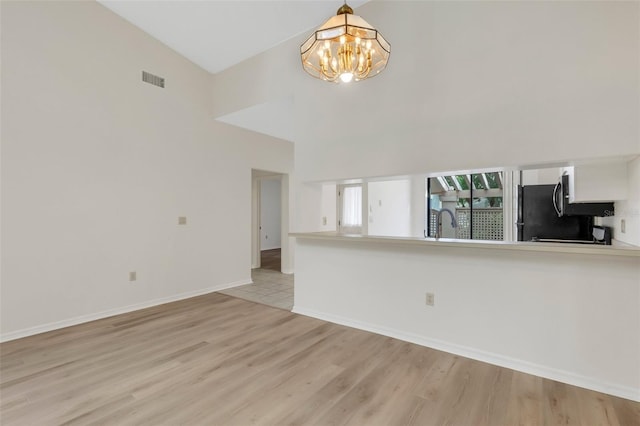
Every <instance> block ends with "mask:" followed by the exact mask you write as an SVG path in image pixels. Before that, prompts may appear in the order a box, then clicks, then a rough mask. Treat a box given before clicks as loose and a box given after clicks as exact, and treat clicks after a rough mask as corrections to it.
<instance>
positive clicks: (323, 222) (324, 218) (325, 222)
mask: <svg viewBox="0 0 640 426" xmlns="http://www.w3.org/2000/svg"><path fill="white" fill-rule="evenodd" d="M322 224H323V225H326V224H327V217H326V216H322Z"/></svg>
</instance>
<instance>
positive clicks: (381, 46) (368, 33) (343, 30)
mask: <svg viewBox="0 0 640 426" xmlns="http://www.w3.org/2000/svg"><path fill="white" fill-rule="evenodd" d="M390 54H391V46H390V45H389V43H387V41H386V40H385V39H384V37H382V34H380V33H379V32H378V30H376V29H375V28H373V27H372V26H371V25H369V24H368V23H367V21H365V20H364V19H362V18H361V17H359V16H358V15H354V14H353V9H352V8H351V7H349V6H348V5H347V3H346V1H345V3H344V5H342V6H341V7H340V9H338V13H337V14H336V16H333V17H332V18H331V19H329V20H328V21H327V22H325V23H324V25H322V26H321V27H320V28H318V29H317V30H316V31H315V32H314V33H313V34H311V36H310V37H309V38H308V39H307V41H305V42H304V43H303V44H302V46H300V55H301V56H302V67H303V68H304V70H305V71H306V72H308V73H309V74H311V75H312V76H314V77H316V78H319V79H321V80H326V81H332V82H336V83H340V82H342V83H349V82H350V81H353V80H355V81H360V80H364V79H365V78H369V77H374V76H376V75H378V73H380V71H382V70H383V69H384V68H385V66H386V65H387V61H388V60H389V55H390Z"/></svg>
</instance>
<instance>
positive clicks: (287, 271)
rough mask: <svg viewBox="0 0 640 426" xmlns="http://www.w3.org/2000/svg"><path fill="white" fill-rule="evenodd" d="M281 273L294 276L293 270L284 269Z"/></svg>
mask: <svg viewBox="0 0 640 426" xmlns="http://www.w3.org/2000/svg"><path fill="white" fill-rule="evenodd" d="M280 272H282V273H283V274H286V275H292V274H293V269H283V270H281V271H280Z"/></svg>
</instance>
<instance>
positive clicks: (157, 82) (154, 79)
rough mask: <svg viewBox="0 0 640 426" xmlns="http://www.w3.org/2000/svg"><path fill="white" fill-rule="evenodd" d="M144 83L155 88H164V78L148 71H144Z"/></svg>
mask: <svg viewBox="0 0 640 426" xmlns="http://www.w3.org/2000/svg"><path fill="white" fill-rule="evenodd" d="M142 81H144V82H145V83H149V84H153V85H154V86H158V87H162V88H164V78H162V77H158V76H157V75H153V74H151V73H148V72H146V71H142Z"/></svg>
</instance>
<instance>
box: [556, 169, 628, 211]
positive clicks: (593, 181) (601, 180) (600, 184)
mask: <svg viewBox="0 0 640 426" xmlns="http://www.w3.org/2000/svg"><path fill="white" fill-rule="evenodd" d="M562 173H563V174H567V175H569V202H570V203H589V202H602V201H618V200H626V199H627V197H628V194H627V191H628V189H627V188H628V183H627V182H628V178H627V163H626V162H622V161H621V162H614V163H604V164H582V165H576V166H571V167H564V168H562Z"/></svg>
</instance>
